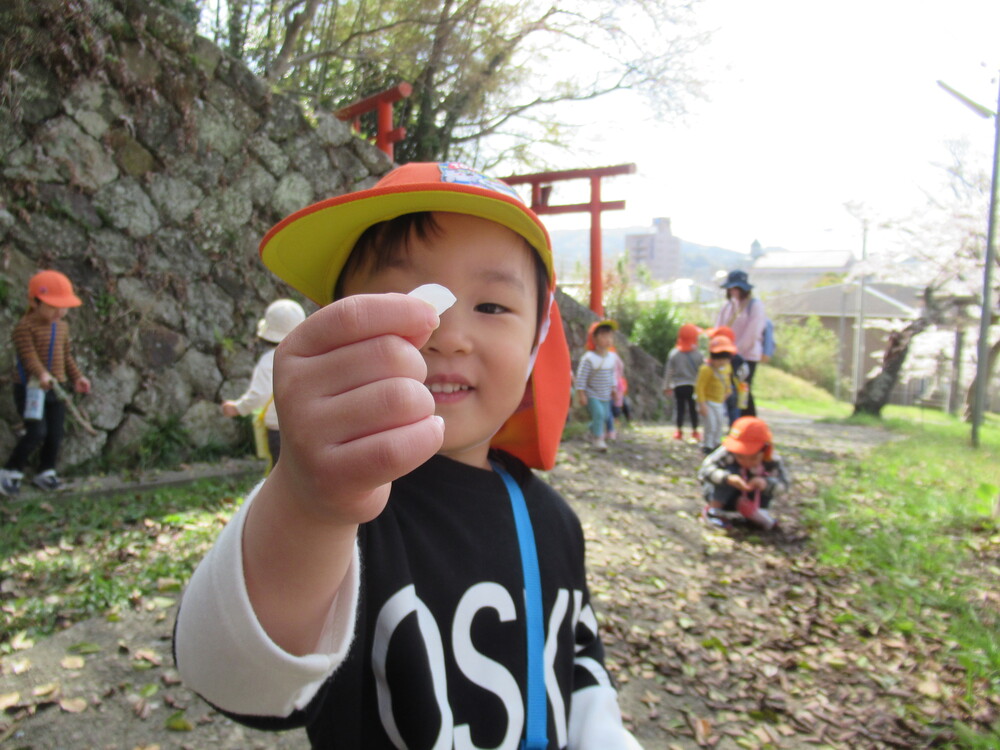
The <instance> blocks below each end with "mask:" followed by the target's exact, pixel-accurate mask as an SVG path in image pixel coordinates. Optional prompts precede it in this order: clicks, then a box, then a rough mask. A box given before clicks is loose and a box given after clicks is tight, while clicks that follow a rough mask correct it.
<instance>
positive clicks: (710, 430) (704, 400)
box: [694, 336, 736, 455]
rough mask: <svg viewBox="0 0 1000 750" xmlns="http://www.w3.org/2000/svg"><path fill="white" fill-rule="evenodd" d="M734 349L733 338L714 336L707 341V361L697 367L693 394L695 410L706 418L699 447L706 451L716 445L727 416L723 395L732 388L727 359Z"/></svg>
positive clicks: (710, 450)
mask: <svg viewBox="0 0 1000 750" xmlns="http://www.w3.org/2000/svg"><path fill="white" fill-rule="evenodd" d="M735 353H736V347H735V346H733V342H731V341H730V340H729V339H727V338H726V337H725V336H715V337H714V338H712V339H711V340H710V341H709V342H708V362H707V363H704V364H702V366H701V367H699V368H698V379H697V380H696V381H695V384H694V395H695V398H696V399H697V400H698V413H699V414H701V417H702V419H703V420H704V422H705V434H704V438H703V440H702V444H701V450H702V452H703V453H705V454H706V455H707V454H709V453H711V452H712V451H714V450H715V449H716V448H717V447H718V446H719V440H720V439H721V438H722V425H723V424H724V422H725V419H726V399H727V398H729V394H730V393H731V392H732V385H731V382H730V381H731V375H732V368H731V367H730V366H729V360H730V359H731V358H732V356H733V355H734V354H735Z"/></svg>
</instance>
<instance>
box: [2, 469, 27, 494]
mask: <svg viewBox="0 0 1000 750" xmlns="http://www.w3.org/2000/svg"><path fill="white" fill-rule="evenodd" d="M23 477H24V474H22V473H21V472H19V471H15V470H13V469H0V495H6V496H7V497H15V496H16V495H17V494H18V493H19V492H20V491H21V479H22V478H23Z"/></svg>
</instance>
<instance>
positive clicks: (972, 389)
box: [965, 318, 1000, 422]
mask: <svg viewBox="0 0 1000 750" xmlns="http://www.w3.org/2000/svg"><path fill="white" fill-rule="evenodd" d="M994 320H996V319H995V318H994ZM998 357H1000V340H997V341H995V342H994V343H993V346H991V347H990V351H989V355H988V359H987V360H986V384H987V388H986V397H987V400H988V399H989V392H990V389H989V382H990V376H991V375H992V374H993V369H994V368H995V367H996V364H997V358H998ZM978 377H979V368H978V367H977V368H976V377H975V378H973V379H972V385H970V386H969V390H968V391H967V392H966V394H965V421H966V422H971V421H972V405H973V404H974V403H976V378H978ZM987 405H988V403H987V404H983V412H984V413H985V412H986V411H987V408H986V407H987Z"/></svg>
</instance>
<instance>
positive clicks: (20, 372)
mask: <svg viewBox="0 0 1000 750" xmlns="http://www.w3.org/2000/svg"><path fill="white" fill-rule="evenodd" d="M55 346H56V324H55V323H53V324H52V330H51V331H50V332H49V361H48V362H46V364H45V369H47V370H48V371H49V372H52V352H53V350H54V349H55ZM17 374H18V375H20V376H21V382H22V383H24V384H25V385H27V384H28V373H27V372H25V371H24V365H22V364H21V358H20V357H18V358H17Z"/></svg>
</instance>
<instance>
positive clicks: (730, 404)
mask: <svg viewBox="0 0 1000 750" xmlns="http://www.w3.org/2000/svg"><path fill="white" fill-rule="evenodd" d="M706 334H707V335H708V337H709V338H710V339H711V338H714V337H716V336H725V337H726V338H727V339H729V340H730V341H731V342H732V344H733V346H736V334H735V333H733V329H732V328H730V327H729V326H719V327H717V328H709V329H708V330H707V331H706ZM729 366H730V368H731V370H732V372H731V373H730V376H729V384H730V385H731V386H732V390H731V391H730V393H729V397H728V398H727V399H726V416H728V417H729V426H730V427H732V426H733V422H735V421H736V420H737V419H739V418H740V417H741V416H743V409H744V408H747V407H748V406H749V402H750V383H749V382H748V378H749V377H750V365H749V364H748V363H747V361H746V360H745V359H743V357H742V355H740V353H739V351H738V350H737V351H736V352H735V353H734V354H733V356H732V358H731V359H730V360H729ZM747 416H753V415H747Z"/></svg>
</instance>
